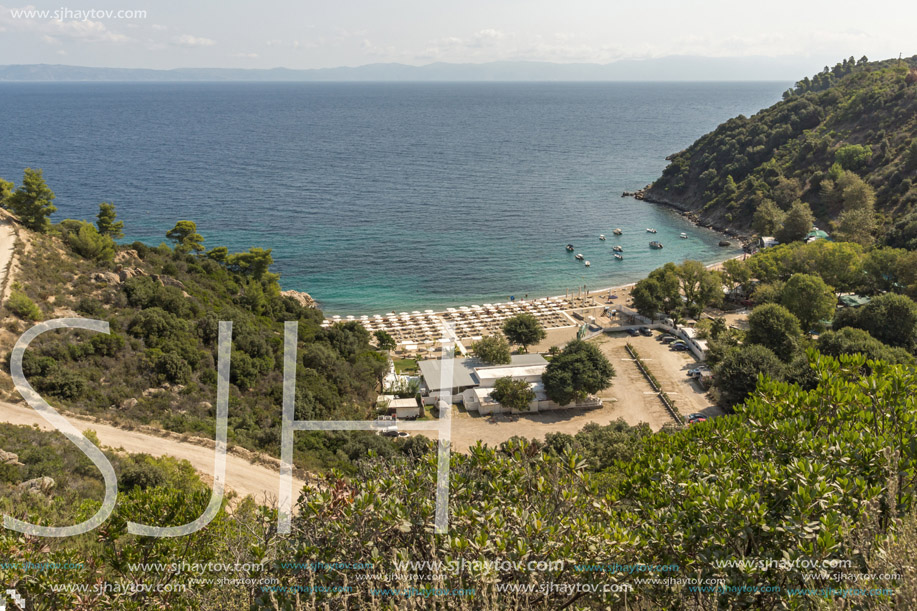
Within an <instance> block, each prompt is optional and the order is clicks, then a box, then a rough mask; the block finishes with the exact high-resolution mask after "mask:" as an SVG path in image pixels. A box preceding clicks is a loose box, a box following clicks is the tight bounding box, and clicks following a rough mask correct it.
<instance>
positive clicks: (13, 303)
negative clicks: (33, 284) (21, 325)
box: [6, 291, 41, 321]
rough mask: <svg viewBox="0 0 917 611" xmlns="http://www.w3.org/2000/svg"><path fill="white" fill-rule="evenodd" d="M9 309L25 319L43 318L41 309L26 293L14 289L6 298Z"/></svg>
mask: <svg viewBox="0 0 917 611" xmlns="http://www.w3.org/2000/svg"><path fill="white" fill-rule="evenodd" d="M6 307H7V309H8V310H9V311H10V312H12V313H13V314H15V315H16V316H18V317H19V318H21V319H23V320H36V321H37V320H41V309H40V308H39V307H38V306H37V305H35V302H34V301H32V300H31V299H29V298H28V297H27V296H26V295H25V294H24V293H21V292H19V291H13V292H12V293H11V294H10V298H9V299H7V300H6Z"/></svg>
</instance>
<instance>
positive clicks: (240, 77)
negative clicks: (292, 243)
mask: <svg viewBox="0 0 917 611" xmlns="http://www.w3.org/2000/svg"><path fill="white" fill-rule="evenodd" d="M820 63H821V62H820V61H819V60H818V59H814V60H813V59H811V58H810V59H790V58H771V57H743V58H710V57H692V56H673V57H664V58H657V59H640V60H636V59H635V60H621V61H617V62H613V63H609V64H588V63H578V64H558V63H551V62H536V61H531V62H529V61H504V62H489V63H480V64H450V63H442V62H438V63H432V64H427V65H424V66H410V65H406V64H395V63H389V64H369V65H365V66H356V67H340V68H320V69H313V70H291V69H288V68H272V69H265V70H246V69H224V68H179V69H174V70H148V69H129V68H91V67H84V66H63V65H50V64H28V65H7V66H0V81H265V82H266V81H294V82H295V81H791V80H792V79H793V78H794V76H795V75H796V74H799V73H800V72H802V71H804V70H812V69H814V68H816V67H817V66H818V65H819V64H820Z"/></svg>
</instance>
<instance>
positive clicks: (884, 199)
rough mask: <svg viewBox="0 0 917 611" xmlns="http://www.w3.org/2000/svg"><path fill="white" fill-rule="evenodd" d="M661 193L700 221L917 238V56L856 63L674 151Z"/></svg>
mask: <svg viewBox="0 0 917 611" xmlns="http://www.w3.org/2000/svg"><path fill="white" fill-rule="evenodd" d="M669 159H670V161H671V163H670V164H669V166H668V167H667V168H666V169H665V171H664V172H663V175H662V177H660V178H659V179H658V180H657V181H656V182H654V183H653V184H652V185H651V186H650V187H649V188H648V189H647V191H646V194H645V197H646V199H647V200H650V201H657V202H662V203H668V204H671V205H673V206H675V207H677V208H680V209H682V210H686V211H690V212H691V213H692V214H693V215H695V216H696V217H697V218H698V219H699V220H700V222H702V223H705V224H711V225H713V226H717V227H722V228H731V229H735V230H738V231H740V232H749V231H752V230H754V231H756V232H758V233H759V234H762V235H775V234H776V235H778V238H780V240H781V242H789V241H792V240H796V239H800V238H801V237H802V236H804V235H805V234H806V232H808V231H809V228H810V227H811V225H812V223H813V221H814V222H816V223H818V224H819V225H820V226H821V227H822V228H824V229H829V230H832V231H833V232H836V233H838V234H840V237H842V238H843V239H844V240H846V241H853V242H858V243H860V244H863V245H869V244H871V243H873V242H874V241H875V240H879V241H880V242H885V243H888V244H890V245H893V246H898V247H909V248H914V247H915V246H917V185H915V183H917V56H915V57H911V58H909V59H906V60H902V61H900V62H899V61H897V60H888V61H881V62H869V61H867V60H866V58H865V57H864V58H861V59H860V60H858V61H855V60H854V59H853V58H850V59H849V60H844V61H843V62H841V63H839V64H837V65H836V66H834V68H827V67H826V68H825V70H824V71H822V72H821V73H819V74H818V75H816V76H815V77H813V78H811V79H810V78H808V77H807V78H805V79H803V80H802V81H800V82H799V83H797V84H796V86H795V87H794V88H793V89H790V90H788V91H787V92H786V93H785V94H784V100H783V101H781V102H778V103H777V104H774V105H773V106H771V107H770V108H766V109H764V110H762V111H760V112H759V113H757V114H755V115H754V116H752V117H745V116H742V115H740V116H738V117H735V118H733V119H730V120H729V121H727V122H725V123H723V124H722V125H720V126H719V127H718V128H717V129H716V130H714V131H713V132H711V133H709V134H707V135H705V136H703V137H701V138H700V139H698V140H697V141H696V142H695V143H694V144H692V145H691V146H690V147H688V148H687V149H686V150H684V151H681V152H679V153H676V154H674V155H672V156H671V157H670V158H669Z"/></svg>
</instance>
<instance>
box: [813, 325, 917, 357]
mask: <svg viewBox="0 0 917 611" xmlns="http://www.w3.org/2000/svg"><path fill="white" fill-rule="evenodd" d="M817 347H818V351H819V352H821V353H822V354H825V355H828V356H834V357H839V356H841V355H842V354H856V353H859V354H863V355H865V356H866V358H868V359H871V360H881V361H887V362H889V363H899V364H902V365H912V364H914V357H913V356H911V355H910V354H908V352H907V351H906V350H904V349H903V348H892V347H891V346H887V345H885V344H883V343H882V342H880V341H879V340H877V339H876V338H874V337H873V336H872V335H870V334H869V333H868V332H867V331H864V330H863V329H856V328H853V327H844V328H843V329H841V330H839V331H825V332H824V333H822V334H821V335H820V336H819V337H818V342H817Z"/></svg>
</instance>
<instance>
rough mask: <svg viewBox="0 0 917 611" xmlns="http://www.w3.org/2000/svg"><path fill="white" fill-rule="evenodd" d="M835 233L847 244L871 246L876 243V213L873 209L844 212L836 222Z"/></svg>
mask: <svg viewBox="0 0 917 611" xmlns="http://www.w3.org/2000/svg"><path fill="white" fill-rule="evenodd" d="M834 232H835V234H836V235H837V237H838V238H840V239H841V240H843V241H845V242H853V243H855V244H859V245H861V246H871V245H872V244H873V243H874V242H875V241H876V237H875V232H876V215H875V212H873V210H871V209H868V210H867V209H856V210H844V211H843V212H841V213H840V215H839V216H838V217H837V220H836V221H835V222H834Z"/></svg>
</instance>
